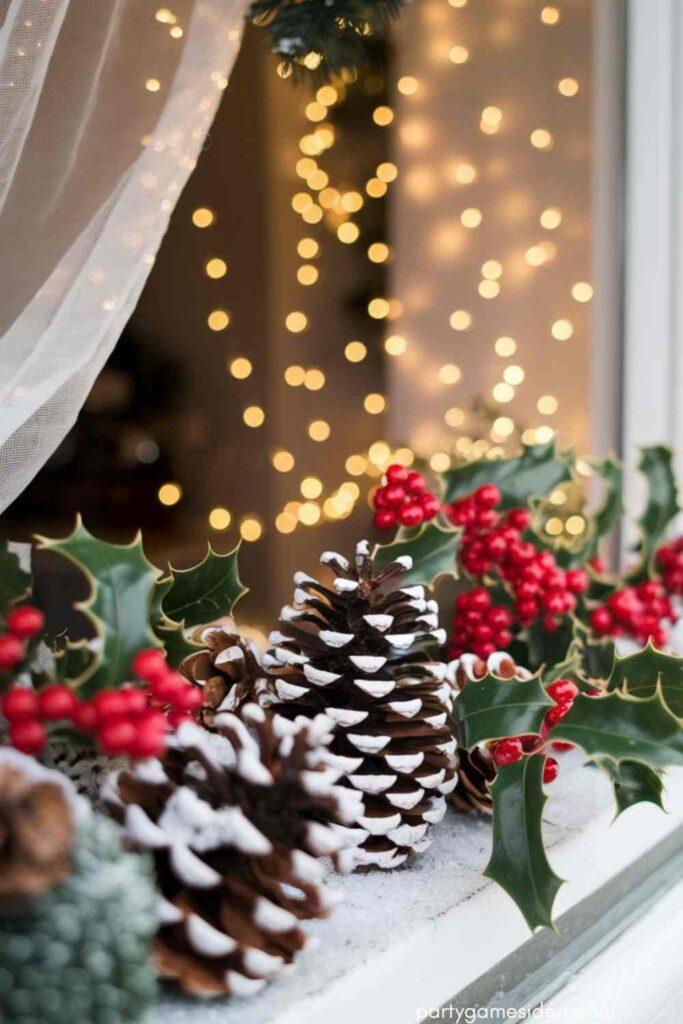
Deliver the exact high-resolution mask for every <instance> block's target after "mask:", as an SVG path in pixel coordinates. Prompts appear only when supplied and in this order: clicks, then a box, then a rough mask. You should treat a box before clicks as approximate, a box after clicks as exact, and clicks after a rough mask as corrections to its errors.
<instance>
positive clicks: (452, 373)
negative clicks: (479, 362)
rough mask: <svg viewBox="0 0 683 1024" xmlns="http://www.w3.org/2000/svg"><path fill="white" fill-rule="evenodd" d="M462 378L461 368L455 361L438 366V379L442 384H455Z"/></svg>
mask: <svg viewBox="0 0 683 1024" xmlns="http://www.w3.org/2000/svg"><path fill="white" fill-rule="evenodd" d="M461 378H462V370H461V369H460V367H459V366H456V365H455V363H444V365H443V366H441V367H439V380H440V381H441V383H442V384H457V383H458V381H459V380H460V379H461Z"/></svg>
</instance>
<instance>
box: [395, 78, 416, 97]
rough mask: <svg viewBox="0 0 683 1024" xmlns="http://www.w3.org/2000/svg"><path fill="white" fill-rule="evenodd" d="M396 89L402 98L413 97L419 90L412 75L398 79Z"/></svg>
mask: <svg viewBox="0 0 683 1024" xmlns="http://www.w3.org/2000/svg"><path fill="white" fill-rule="evenodd" d="M397 88H398V91H399V92H400V93H402V94H403V95H404V96H414V95H415V93H416V92H417V90H418V88H419V82H418V80H417V78H413V76H412V75H404V76H403V77H402V78H399V80H398V83H397Z"/></svg>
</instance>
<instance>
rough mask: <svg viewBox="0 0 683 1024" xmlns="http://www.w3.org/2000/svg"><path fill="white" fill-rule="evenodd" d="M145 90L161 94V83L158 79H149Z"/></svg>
mask: <svg viewBox="0 0 683 1024" xmlns="http://www.w3.org/2000/svg"><path fill="white" fill-rule="evenodd" d="M145 89H146V90H147V92H159V89H161V82H160V81H159V79H158V78H148V79H147V81H146V82H145Z"/></svg>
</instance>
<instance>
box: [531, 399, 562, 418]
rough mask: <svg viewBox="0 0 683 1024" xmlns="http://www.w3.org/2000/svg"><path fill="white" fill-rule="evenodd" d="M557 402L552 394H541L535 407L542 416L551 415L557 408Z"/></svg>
mask: <svg viewBox="0 0 683 1024" xmlns="http://www.w3.org/2000/svg"><path fill="white" fill-rule="evenodd" d="M558 406H559V402H558V401H557V399H556V398H555V396H554V395H541V397H540V398H539V400H538V402H537V403H536V408H537V409H538V411H539V412H540V413H541V414H542V415H543V416H553V415H554V414H555V413H556V412H557V409H558Z"/></svg>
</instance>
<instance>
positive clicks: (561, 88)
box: [557, 78, 579, 96]
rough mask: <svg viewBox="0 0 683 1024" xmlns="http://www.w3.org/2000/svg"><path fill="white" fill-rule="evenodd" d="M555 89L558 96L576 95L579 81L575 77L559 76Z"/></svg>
mask: <svg viewBox="0 0 683 1024" xmlns="http://www.w3.org/2000/svg"><path fill="white" fill-rule="evenodd" d="M557 91H558V92H559V94H560V96H576V94H577V92H578V91H579V83H578V82H577V81H576V79H575V78H561V79H560V80H559V82H558V83H557Z"/></svg>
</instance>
